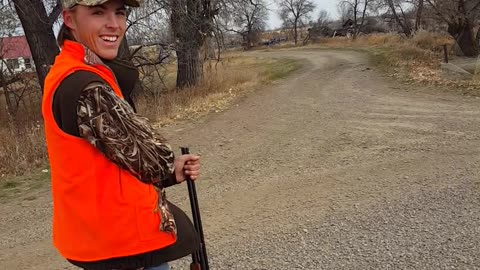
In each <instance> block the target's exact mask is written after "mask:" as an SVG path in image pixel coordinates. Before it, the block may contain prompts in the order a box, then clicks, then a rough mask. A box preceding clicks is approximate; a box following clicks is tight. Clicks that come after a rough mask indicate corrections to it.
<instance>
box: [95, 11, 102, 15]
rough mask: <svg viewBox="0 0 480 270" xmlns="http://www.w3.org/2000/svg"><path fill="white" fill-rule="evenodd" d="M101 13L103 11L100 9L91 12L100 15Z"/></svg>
mask: <svg viewBox="0 0 480 270" xmlns="http://www.w3.org/2000/svg"><path fill="white" fill-rule="evenodd" d="M102 14H103V11H101V10H97V11H94V12H93V15H102Z"/></svg>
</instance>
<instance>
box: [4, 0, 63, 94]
mask: <svg viewBox="0 0 480 270" xmlns="http://www.w3.org/2000/svg"><path fill="white" fill-rule="evenodd" d="M13 3H14V4H15V10H16V11H17V15H18V18H19V19H20V22H21V23H22V26H23V31H24V32H25V36H26V38H27V42H28V45H29V47H30V51H31V52H32V57H33V61H34V63H35V69H36V71H37V75H38V82H39V83H40V87H41V89H42V92H43V83H44V81H45V77H46V76H47V73H48V70H49V69H50V66H51V65H52V64H53V62H54V61H55V56H57V54H58V53H59V52H60V50H59V48H58V46H57V41H56V40H55V35H54V33H53V30H52V24H51V23H50V21H51V19H50V18H49V16H48V15H47V11H46V10H45V6H44V5H43V1H41V0H13Z"/></svg>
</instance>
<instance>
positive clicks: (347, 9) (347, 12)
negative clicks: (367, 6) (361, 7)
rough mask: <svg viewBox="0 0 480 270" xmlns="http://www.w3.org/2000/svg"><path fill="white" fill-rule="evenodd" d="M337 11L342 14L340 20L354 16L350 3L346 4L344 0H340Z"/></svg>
mask: <svg viewBox="0 0 480 270" xmlns="http://www.w3.org/2000/svg"><path fill="white" fill-rule="evenodd" d="M337 12H338V14H340V21H341V22H342V23H344V22H346V21H347V20H348V19H350V18H352V17H353V10H352V9H351V6H350V5H345V4H344V2H343V1H340V2H339V3H338V5H337Z"/></svg>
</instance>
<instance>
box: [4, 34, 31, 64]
mask: <svg viewBox="0 0 480 270" xmlns="http://www.w3.org/2000/svg"><path fill="white" fill-rule="evenodd" d="M19 57H22V58H31V57H32V53H31V52H30V47H29V46H28V43H27V39H26V38H25V36H19V37H5V38H0V58H3V59H12V58H19Z"/></svg>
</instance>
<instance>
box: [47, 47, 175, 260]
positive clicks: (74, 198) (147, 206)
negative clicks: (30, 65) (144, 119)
mask: <svg viewBox="0 0 480 270" xmlns="http://www.w3.org/2000/svg"><path fill="white" fill-rule="evenodd" d="M84 56H85V49H84V47H83V46H82V45H81V44H79V43H76V42H73V41H68V40H66V41H65V43H64V46H63V48H62V51H61V53H60V54H59V55H58V56H57V57H56V59H55V64H54V65H53V66H52V68H51V70H50V71H49V73H48V75H47V77H46V79H45V86H44V95H43V102H42V114H43V118H44V122H45V123H44V124H45V136H46V143H47V149H48V156H49V160H50V166H51V167H50V168H51V181H52V197H53V243H54V245H55V247H56V248H57V249H58V251H59V252H60V253H61V254H62V256H64V257H65V258H68V259H72V260H77V261H87V262H88V261H98V260H103V259H108V258H114V257H123V256H130V255H136V254H140V253H144V252H148V251H152V250H156V249H160V248H163V247H166V246H169V245H171V244H173V243H175V241H176V239H175V236H174V235H172V234H170V233H167V232H161V231H160V230H159V226H160V215H159V214H158V213H157V212H156V211H155V209H156V205H157V199H158V194H157V192H156V191H155V190H154V188H153V187H152V185H148V184H144V183H142V182H140V181H139V180H138V179H137V178H136V177H134V176H133V175H132V174H131V173H129V172H128V171H126V170H124V169H121V168H120V167H119V166H117V165H116V164H114V163H113V162H112V161H110V160H108V159H107V158H106V157H105V156H104V155H103V154H102V153H101V152H100V151H99V150H98V149H96V148H95V147H94V146H92V145H91V144H90V143H89V142H87V141H86V140H84V139H82V138H79V137H75V136H72V135H69V134H67V133H65V132H64V131H62V130H61V129H60V127H59V126H58V125H57V123H56V121H55V119H54V116H53V110H52V103H53V96H54V93H55V90H56V89H57V87H58V86H59V85H60V83H61V82H62V80H63V79H65V78H66V77H67V76H68V75H70V74H72V73H74V72H75V71H80V70H84V71H90V72H93V73H95V74H97V75H99V76H100V77H101V78H103V79H104V80H105V81H106V82H107V83H108V84H109V85H110V87H112V89H113V90H114V91H115V93H116V94H117V95H118V96H120V97H122V98H123V96H122V93H121V91H120V89H119V86H118V85H117V83H116V80H115V76H114V75H113V73H112V72H111V70H110V69H109V68H108V67H106V66H104V65H102V64H98V65H87V64H86V63H85V62H84Z"/></svg>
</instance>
